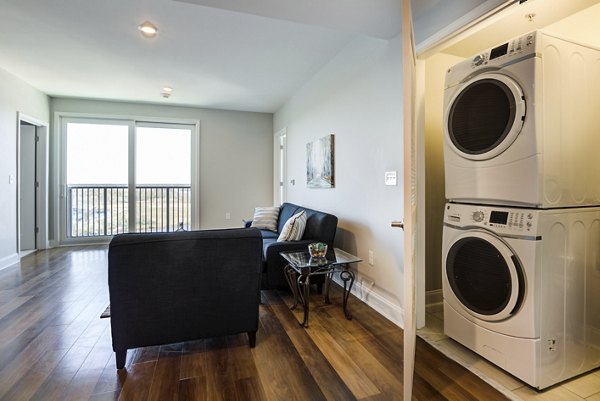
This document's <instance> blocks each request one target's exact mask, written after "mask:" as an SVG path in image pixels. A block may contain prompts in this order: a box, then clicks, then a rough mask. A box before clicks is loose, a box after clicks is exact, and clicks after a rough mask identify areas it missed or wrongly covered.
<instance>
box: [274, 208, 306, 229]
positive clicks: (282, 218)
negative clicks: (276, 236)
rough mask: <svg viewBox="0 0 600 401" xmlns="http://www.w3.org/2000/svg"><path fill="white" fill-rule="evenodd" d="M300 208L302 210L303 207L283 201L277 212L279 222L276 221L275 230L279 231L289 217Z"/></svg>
mask: <svg viewBox="0 0 600 401" xmlns="http://www.w3.org/2000/svg"><path fill="white" fill-rule="evenodd" d="M301 210H304V208H301V207H300V206H297V205H294V204H292V203H284V204H283V205H281V210H280V212H279V222H278V223H277V232H281V231H282V230H283V226H284V225H285V223H286V222H287V221H288V220H289V219H290V217H292V216H293V215H295V214H296V213H298V212H300V211H301ZM307 217H308V216H307Z"/></svg>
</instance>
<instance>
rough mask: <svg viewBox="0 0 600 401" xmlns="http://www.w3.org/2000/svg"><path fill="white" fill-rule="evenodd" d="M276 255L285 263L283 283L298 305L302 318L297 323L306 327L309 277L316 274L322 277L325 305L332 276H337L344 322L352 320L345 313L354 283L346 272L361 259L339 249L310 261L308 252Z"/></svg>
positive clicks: (293, 307) (352, 275) (349, 273)
mask: <svg viewBox="0 0 600 401" xmlns="http://www.w3.org/2000/svg"><path fill="white" fill-rule="evenodd" d="M280 255H281V256H282V257H283V258H284V259H285V260H286V261H287V262H288V264H287V266H286V267H285V269H284V272H285V277H286V279H287V282H288V284H289V286H290V289H291V290H292V293H293V294H294V305H292V307H291V309H295V308H296V307H297V306H298V303H300V304H302V308H303V312H304V319H303V321H302V323H300V325H301V326H303V327H308V312H309V311H308V307H309V302H310V278H311V277H313V276H316V275H325V303H328V304H329V303H331V302H330V301H329V287H330V286H331V279H332V278H333V274H334V273H339V275H340V279H341V280H342V282H343V284H344V295H343V307H344V314H345V316H346V319H348V320H350V319H352V315H351V314H350V311H349V310H348V296H349V295H350V291H351V290H352V285H353V284H354V278H355V276H354V272H353V271H351V270H350V269H348V265H349V264H350V263H357V262H361V261H362V259H360V258H358V257H356V256H354V255H352V254H349V253H348V252H345V251H343V250H341V249H338V248H334V249H332V250H329V251H327V254H326V255H325V257H322V258H313V257H311V256H310V254H309V253H308V251H305V252H296V251H291V252H280Z"/></svg>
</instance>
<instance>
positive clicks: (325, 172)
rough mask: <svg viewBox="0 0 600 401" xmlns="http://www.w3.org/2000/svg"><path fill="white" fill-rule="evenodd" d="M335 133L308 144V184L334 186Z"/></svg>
mask: <svg viewBox="0 0 600 401" xmlns="http://www.w3.org/2000/svg"><path fill="white" fill-rule="evenodd" d="M333 145H334V142H333V134H329V135H327V136H325V137H323V138H319V139H317V140H316V141H313V142H309V143H307V144H306V186H307V187H308V188H333V187H334V184H335V179H334V146H333Z"/></svg>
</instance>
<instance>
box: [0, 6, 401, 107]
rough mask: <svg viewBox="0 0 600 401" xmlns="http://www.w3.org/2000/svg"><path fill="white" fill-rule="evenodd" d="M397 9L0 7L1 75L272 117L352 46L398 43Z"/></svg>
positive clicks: (63, 89)
mask: <svg viewBox="0 0 600 401" xmlns="http://www.w3.org/2000/svg"><path fill="white" fill-rule="evenodd" d="M400 4H401V2H400V1H399V0H377V1H373V0H327V1H323V0H302V1H298V0H100V1H98V0H96V1H94V0H88V1H86V0H56V1H39V0H0V16H1V17H2V18H1V19H2V24H0V55H1V57H0V68H3V69H5V70H7V71H9V72H10V73H12V74H14V75H16V76H18V77H19V78H21V79H23V80H24V81H26V82H28V83H29V84H31V85H32V86H34V87H36V88H38V89H39V90H41V91H43V92H44V93H46V94H48V95H50V96H61V97H81V98H94V99H111V100H120V101H134V102H152V103H164V104H172V105H190V106H198V107H208V108H218V109H230V110H246V111H258V112H274V111H276V110H277V109H278V108H279V107H280V106H281V105H282V104H283V102H285V101H286V100H287V99H288V98H289V96H290V95H291V94H293V93H294V92H295V91H296V90H298V89H299V88H300V87H301V86H302V84H303V83H305V82H306V81H307V80H308V79H310V77H312V76H313V75H314V74H315V73H316V72H317V71H319V70H320V69H321V68H323V67H324V66H325V65H326V64H327V63H328V62H329V61H331V60H332V59H333V58H334V57H335V56H336V55H337V54H338V53H339V52H340V51H342V50H343V49H344V48H345V47H346V46H347V45H348V44H349V43H350V42H352V41H353V40H354V39H356V38H357V37H359V36H360V37H362V38H364V37H365V36H367V37H370V38H372V40H373V41H377V42H380V41H385V40H387V39H390V38H392V37H394V36H396V35H398V34H400V30H401V23H400V21H401V13H400ZM145 20H150V21H152V22H153V23H154V24H156V25H157V26H158V28H159V33H158V35H157V36H156V37H155V38H153V39H147V38H144V37H142V35H141V34H140V32H139V31H138V30H137V26H138V25H139V24H141V23H142V22H144V21H145ZM164 86H170V87H172V88H173V94H172V96H171V97H170V98H169V99H164V98H162V97H161V91H162V88H163V87H164Z"/></svg>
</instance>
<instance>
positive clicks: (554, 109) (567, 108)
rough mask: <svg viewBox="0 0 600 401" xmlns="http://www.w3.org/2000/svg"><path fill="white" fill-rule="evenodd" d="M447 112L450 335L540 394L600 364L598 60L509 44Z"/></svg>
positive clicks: (463, 69)
mask: <svg viewBox="0 0 600 401" xmlns="http://www.w3.org/2000/svg"><path fill="white" fill-rule="evenodd" d="M444 108H445V110H444V136H445V138H444V139H445V141H444V142H445V143H444V157H445V175H446V198H447V199H448V203H447V204H446V207H445V213H444V229H443V230H444V231H443V249H442V269H443V273H442V277H443V280H442V281H443V294H444V331H445V333H446V334H447V335H448V336H449V337H451V338H453V339H454V340H456V341H458V342H459V343H461V344H463V345H465V346H466V347H468V348H470V349H472V350H473V351H475V352H477V353H479V354H480V355H481V356H483V357H485V358H486V359H488V360H490V361H491V362H493V363H494V364H496V365H498V366H499V367H501V368H503V369H504V370H506V371H508V372H510V373H511V374H513V375H514V376H516V377H518V378H520V379H521V380H523V381H525V382H526V383H528V384H529V385H531V386H533V387H536V388H538V389H543V388H546V387H548V386H551V385H553V384H555V383H558V382H560V381H563V380H566V379H568V378H571V377H574V376H576V375H578V374H581V373H584V372H586V371H588V370H590V369H593V368H596V367H598V366H600V50H598V49H595V48H592V47H589V46H584V45H582V44H578V43H575V42H572V41H570V40H566V39H563V38H559V37H556V36H553V35H552V34H550V33H547V32H542V31H536V32H532V33H530V34H527V35H524V36H521V37H518V38H515V39H513V40H511V41H509V42H507V43H503V44H502V45H500V46H497V47H495V48H493V49H491V50H489V51H486V52H484V53H481V54H479V55H477V56H475V57H474V58H470V59H468V60H465V61H464V62H462V63H460V64H458V65H456V66H454V67H452V68H450V69H449V70H448V72H447V75H446V84H445V95H444Z"/></svg>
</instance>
